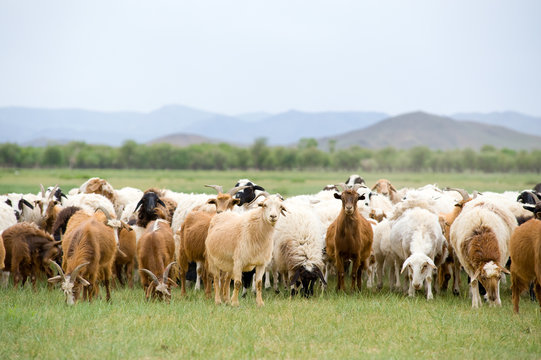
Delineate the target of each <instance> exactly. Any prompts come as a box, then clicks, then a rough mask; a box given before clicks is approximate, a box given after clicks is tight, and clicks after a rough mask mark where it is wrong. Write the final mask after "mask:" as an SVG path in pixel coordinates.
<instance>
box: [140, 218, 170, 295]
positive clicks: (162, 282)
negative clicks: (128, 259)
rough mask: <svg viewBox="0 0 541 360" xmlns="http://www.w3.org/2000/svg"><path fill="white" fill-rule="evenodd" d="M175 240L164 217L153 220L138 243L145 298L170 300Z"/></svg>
mask: <svg viewBox="0 0 541 360" xmlns="http://www.w3.org/2000/svg"><path fill="white" fill-rule="evenodd" d="M174 256H175V242H174V240H173V232H172V231H171V227H170V226H169V223H168V222H167V221H165V220H163V219H157V220H152V221H151V222H149V223H148V225H147V228H146V231H145V233H144V234H143V236H142V237H141V239H140V240H139V242H138V243H137V262H138V264H139V272H140V273H141V285H142V286H143V289H144V290H145V298H146V299H147V300H149V299H150V298H152V297H156V298H159V299H163V300H165V301H169V300H170V299H171V286H172V285H174V282H173V280H171V279H170V278H169V271H170V270H171V267H172V266H173V265H174V264H176V262H174V261H173V258H174Z"/></svg>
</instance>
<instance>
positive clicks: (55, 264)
mask: <svg viewBox="0 0 541 360" xmlns="http://www.w3.org/2000/svg"><path fill="white" fill-rule="evenodd" d="M49 265H52V266H53V267H54V268H55V269H56V271H57V272H58V275H60V276H62V279H65V278H66V277H65V276H64V271H63V270H62V268H61V267H60V265H58V264H57V263H56V262H54V261H52V260H49Z"/></svg>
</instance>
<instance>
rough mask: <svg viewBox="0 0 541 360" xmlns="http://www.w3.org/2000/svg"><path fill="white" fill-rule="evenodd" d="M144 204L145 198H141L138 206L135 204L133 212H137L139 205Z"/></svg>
mask: <svg viewBox="0 0 541 360" xmlns="http://www.w3.org/2000/svg"><path fill="white" fill-rule="evenodd" d="M141 205H143V198H141V200H139V202H138V203H137V206H135V210H133V212H137V209H139V206H141Z"/></svg>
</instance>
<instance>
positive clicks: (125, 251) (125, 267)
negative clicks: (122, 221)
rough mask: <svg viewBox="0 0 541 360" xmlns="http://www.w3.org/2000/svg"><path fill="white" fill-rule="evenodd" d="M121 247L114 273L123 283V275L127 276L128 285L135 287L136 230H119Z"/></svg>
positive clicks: (116, 258) (122, 283)
mask: <svg viewBox="0 0 541 360" xmlns="http://www.w3.org/2000/svg"><path fill="white" fill-rule="evenodd" d="M118 242H119V249H120V251H117V253H116V257H115V264H114V267H113V270H114V275H115V277H116V278H117V279H118V281H119V282H120V284H121V285H124V279H123V276H124V275H125V276H126V280H127V282H128V286H129V287H130V288H133V269H134V268H135V256H136V241H135V231H132V230H131V229H129V230H128V229H125V228H123V229H120V230H119V232H118Z"/></svg>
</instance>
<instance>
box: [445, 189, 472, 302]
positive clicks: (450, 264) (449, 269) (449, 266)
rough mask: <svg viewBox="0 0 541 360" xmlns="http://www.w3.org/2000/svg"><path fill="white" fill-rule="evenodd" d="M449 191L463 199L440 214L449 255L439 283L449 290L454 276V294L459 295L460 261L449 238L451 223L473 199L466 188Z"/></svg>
mask: <svg viewBox="0 0 541 360" xmlns="http://www.w3.org/2000/svg"><path fill="white" fill-rule="evenodd" d="M446 190H447V191H452V190H453V191H456V192H458V193H459V194H460V195H461V196H462V200H461V201H458V202H457V203H456V204H455V207H454V209H453V211H452V212H450V213H447V214H440V215H439V217H440V226H441V228H442V230H443V235H444V236H445V239H446V240H447V247H448V252H449V255H448V256H447V259H445V261H444V263H443V264H442V266H441V267H439V268H438V285H439V288H440V290H443V291H445V290H447V281H448V280H449V278H450V276H451V275H452V276H453V295H455V296H458V295H459V294H460V270H461V269H460V262H459V261H458V259H457V257H456V254H455V251H454V249H453V247H452V246H451V242H450V241H451V240H450V238H449V235H450V234H449V232H450V228H451V224H452V223H453V222H454V221H455V219H456V218H457V216H458V215H459V214H460V213H461V212H462V209H463V208H464V205H465V204H466V203H467V202H468V201H470V200H471V198H470V196H469V194H468V193H467V192H466V190H464V189H452V188H447V189H446Z"/></svg>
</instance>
